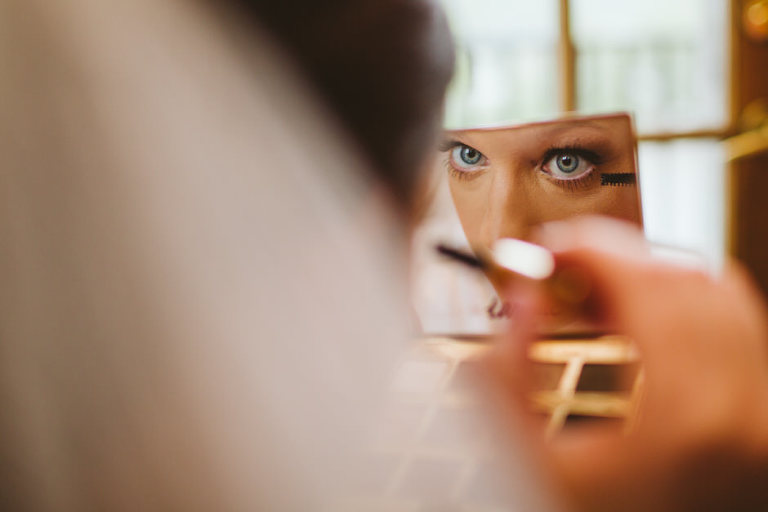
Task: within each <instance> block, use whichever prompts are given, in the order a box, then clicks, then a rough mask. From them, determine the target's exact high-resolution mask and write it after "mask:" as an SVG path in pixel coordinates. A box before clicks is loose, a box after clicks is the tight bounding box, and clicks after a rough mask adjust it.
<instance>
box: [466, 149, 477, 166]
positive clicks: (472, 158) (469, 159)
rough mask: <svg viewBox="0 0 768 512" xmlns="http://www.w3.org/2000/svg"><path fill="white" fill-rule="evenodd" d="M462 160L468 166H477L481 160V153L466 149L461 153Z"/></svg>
mask: <svg viewBox="0 0 768 512" xmlns="http://www.w3.org/2000/svg"><path fill="white" fill-rule="evenodd" d="M461 153H462V154H461V157H462V158H461V159H462V160H464V163H467V164H476V163H477V161H478V160H480V153H479V152H478V151H477V150H476V149H472V148H464V149H463V150H462V151H461Z"/></svg>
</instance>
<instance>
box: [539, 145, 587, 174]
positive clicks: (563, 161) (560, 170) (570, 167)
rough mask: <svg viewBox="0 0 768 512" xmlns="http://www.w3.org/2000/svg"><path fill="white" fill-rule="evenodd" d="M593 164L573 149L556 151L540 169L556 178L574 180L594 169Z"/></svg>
mask: <svg viewBox="0 0 768 512" xmlns="http://www.w3.org/2000/svg"><path fill="white" fill-rule="evenodd" d="M594 168H595V164H594V163H593V162H592V161H590V160H589V159H587V158H586V157H585V156H583V155H580V154H579V153H577V152H575V151H558V152H556V153H554V154H553V155H552V156H551V158H549V159H548V160H547V161H545V162H544V165H542V170H543V171H544V172H545V173H547V174H549V175H550V176H552V177H553V178H555V179H558V180H576V179H579V178H583V177H585V176H586V175H588V174H589V173H591V172H592V170H594Z"/></svg>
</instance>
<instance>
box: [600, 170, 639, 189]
mask: <svg viewBox="0 0 768 512" xmlns="http://www.w3.org/2000/svg"><path fill="white" fill-rule="evenodd" d="M635 184H637V175H636V174H635V173H633V172H615V173H605V174H603V175H602V176H601V177H600V185H602V186H603V187H610V186H612V187H626V186H630V185H635Z"/></svg>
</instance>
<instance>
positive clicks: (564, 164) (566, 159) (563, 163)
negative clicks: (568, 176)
mask: <svg viewBox="0 0 768 512" xmlns="http://www.w3.org/2000/svg"><path fill="white" fill-rule="evenodd" d="M556 161H557V168H558V169H560V170H561V171H562V172H565V173H572V172H573V171H575V170H576V169H578V167H579V157H577V156H576V155H571V154H567V153H566V154H562V155H559V156H558V157H557V160H556Z"/></svg>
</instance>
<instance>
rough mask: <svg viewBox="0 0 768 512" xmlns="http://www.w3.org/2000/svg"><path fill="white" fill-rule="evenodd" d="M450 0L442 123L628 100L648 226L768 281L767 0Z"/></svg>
mask: <svg viewBox="0 0 768 512" xmlns="http://www.w3.org/2000/svg"><path fill="white" fill-rule="evenodd" d="M441 2H442V3H443V5H444V7H445V9H446V10H447V12H448V16H449V21H450V24H451V27H452V30H453V32H454V35H455V37H456V41H457V46H458V52H457V72H456V75H455V78H454V80H453V83H452V85H451V88H450V91H449V97H448V101H447V105H446V117H445V125H446V128H448V129H453V128H464V127H476V126H483V125H498V124H509V123H520V122H525V121H532V120H541V119H547V118H553V117H557V116H558V115H560V114H562V113H563V112H570V111H577V112H580V113H584V114H594V113H606V112H616V111H629V112H630V113H632V114H633V116H634V118H635V123H636V130H637V133H638V140H639V143H638V151H639V155H638V158H639V169H640V185H641V192H642V199H643V210H644V212H643V213H644V221H645V228H646V233H647V236H648V238H649V239H651V240H652V241H654V242H657V243H661V244H669V245H673V246H676V247H681V248H685V249H690V250H692V251H695V252H696V253H698V254H700V255H702V256H704V257H705V258H706V259H707V260H708V261H709V262H710V263H711V264H712V265H713V266H715V267H717V266H719V265H720V264H721V263H722V262H723V260H724V257H725V256H726V255H732V256H736V257H738V258H740V259H741V260H742V261H744V262H746V263H747V265H748V266H749V267H750V269H751V270H752V272H753V273H754V274H755V275H756V277H757V278H758V280H759V281H760V283H761V286H762V288H763V290H764V291H768V201H766V200H765V199H764V196H765V194H766V193H768V179H766V177H765V176H766V175H767V173H768V158H767V157H766V156H765V155H766V153H765V152H764V151H765V149H766V148H767V147H768V143H767V142H768V123H766V120H768V101H767V100H766V98H768V43H766V41H767V40H768V28H766V27H767V26H768V1H765V0H644V1H642V2H639V1H621V2H617V1H613V0H539V1H537V2H530V1H527V0H441ZM761 130H762V131H761ZM438 200H439V199H438ZM442 201H443V203H444V204H443V208H450V204H449V203H447V202H446V199H445V198H443V199H442ZM446 222H447V223H450V222H453V223H454V224H455V219H453V220H451V221H450V222H449V221H446ZM453 229H454V232H455V231H456V228H455V226H454V228H453ZM443 231H444V232H448V228H447V227H444V229H443ZM456 236H457V237H459V238H460V235H456Z"/></svg>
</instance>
